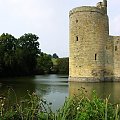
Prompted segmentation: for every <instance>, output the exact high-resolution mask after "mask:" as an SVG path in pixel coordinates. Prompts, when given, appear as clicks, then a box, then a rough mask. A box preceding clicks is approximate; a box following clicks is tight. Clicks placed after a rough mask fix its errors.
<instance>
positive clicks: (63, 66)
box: [57, 58, 69, 74]
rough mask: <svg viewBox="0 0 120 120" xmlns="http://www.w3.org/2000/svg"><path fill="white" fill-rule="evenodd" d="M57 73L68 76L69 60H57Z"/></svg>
mask: <svg viewBox="0 0 120 120" xmlns="http://www.w3.org/2000/svg"><path fill="white" fill-rule="evenodd" d="M57 67H58V73H60V74H69V58H58V59H57Z"/></svg>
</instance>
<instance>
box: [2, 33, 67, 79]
mask: <svg viewBox="0 0 120 120" xmlns="http://www.w3.org/2000/svg"><path fill="white" fill-rule="evenodd" d="M38 39H39V37H38V36H37V35H35V34H32V33H28V34H24V35H22V36H21V37H19V38H15V37H14V36H13V35H11V34H8V33H3V34H2V35H1V36H0V77H1V76H23V75H34V74H45V73H60V71H62V70H60V69H59V67H60V66H61V65H60V64H61V63H60V62H59V61H63V62H62V65H64V62H65V61H66V60H65V59H66V58H65V59H64V58H63V59H64V60H65V61H64V60H63V59H61V60H60V58H59V57H58V56H57V54H56V53H55V54H53V55H49V54H46V53H43V52H41V49H40V48H39V45H40V44H39V42H38ZM53 59H55V60H56V61H57V62H56V63H57V64H54V60H53ZM65 65H67V64H66V63H65ZM63 71H65V72H66V71H68V68H67V70H65V69H64V70H63ZM63 71H62V72H63Z"/></svg>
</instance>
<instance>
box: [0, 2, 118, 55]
mask: <svg viewBox="0 0 120 120" xmlns="http://www.w3.org/2000/svg"><path fill="white" fill-rule="evenodd" d="M100 1H101V0H0V35H1V34H2V33H9V34H12V35H13V36H14V37H16V38H19V37H20V36H22V35H24V34H25V33H33V34H36V35H37V36H38V37H39V42H40V49H41V50H42V51H43V52H45V53H47V54H51V55H52V54H53V53H57V55H58V56H59V57H67V56H69V11H70V10H71V9H73V8H75V7H79V6H95V5H96V3H97V2H100ZM119 6H120V0H108V16H109V24H110V25H109V26H110V34H111V35H114V36H119V35H120V7H119Z"/></svg>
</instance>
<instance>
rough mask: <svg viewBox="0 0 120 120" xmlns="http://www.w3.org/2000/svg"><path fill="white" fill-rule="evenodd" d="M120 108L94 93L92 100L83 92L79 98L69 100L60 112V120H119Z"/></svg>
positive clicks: (74, 97)
mask: <svg viewBox="0 0 120 120" xmlns="http://www.w3.org/2000/svg"><path fill="white" fill-rule="evenodd" d="M118 111H119V112H120V108H119V107H118V105H117V108H116V106H115V105H112V104H111V103H109V102H108V99H107V98H106V99H105V100H103V99H100V98H98V97H97V95H96V93H95V91H93V95H92V99H89V98H88V97H86V96H85V94H84V93H83V92H81V94H80V95H79V96H73V98H70V99H67V100H66V102H65V103H64V106H63V107H62V108H61V109H60V110H59V112H58V116H57V118H58V120H118V118H120V114H119V112H118Z"/></svg>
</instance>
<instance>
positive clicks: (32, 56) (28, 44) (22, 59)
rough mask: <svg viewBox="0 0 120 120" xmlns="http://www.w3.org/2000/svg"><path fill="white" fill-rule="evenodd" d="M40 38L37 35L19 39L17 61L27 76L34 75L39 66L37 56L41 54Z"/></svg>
mask: <svg viewBox="0 0 120 120" xmlns="http://www.w3.org/2000/svg"><path fill="white" fill-rule="evenodd" d="M38 39H39V37H38V36H36V35H35V34H31V33H28V34H24V35H23V36H21V37H20V38H19V39H18V45H17V50H16V54H17V56H18V57H17V58H18V59H17V61H18V64H19V67H20V69H21V70H22V72H24V73H25V74H33V73H34V70H35V68H36V64H37V56H38V54H40V49H39V42H38Z"/></svg>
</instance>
